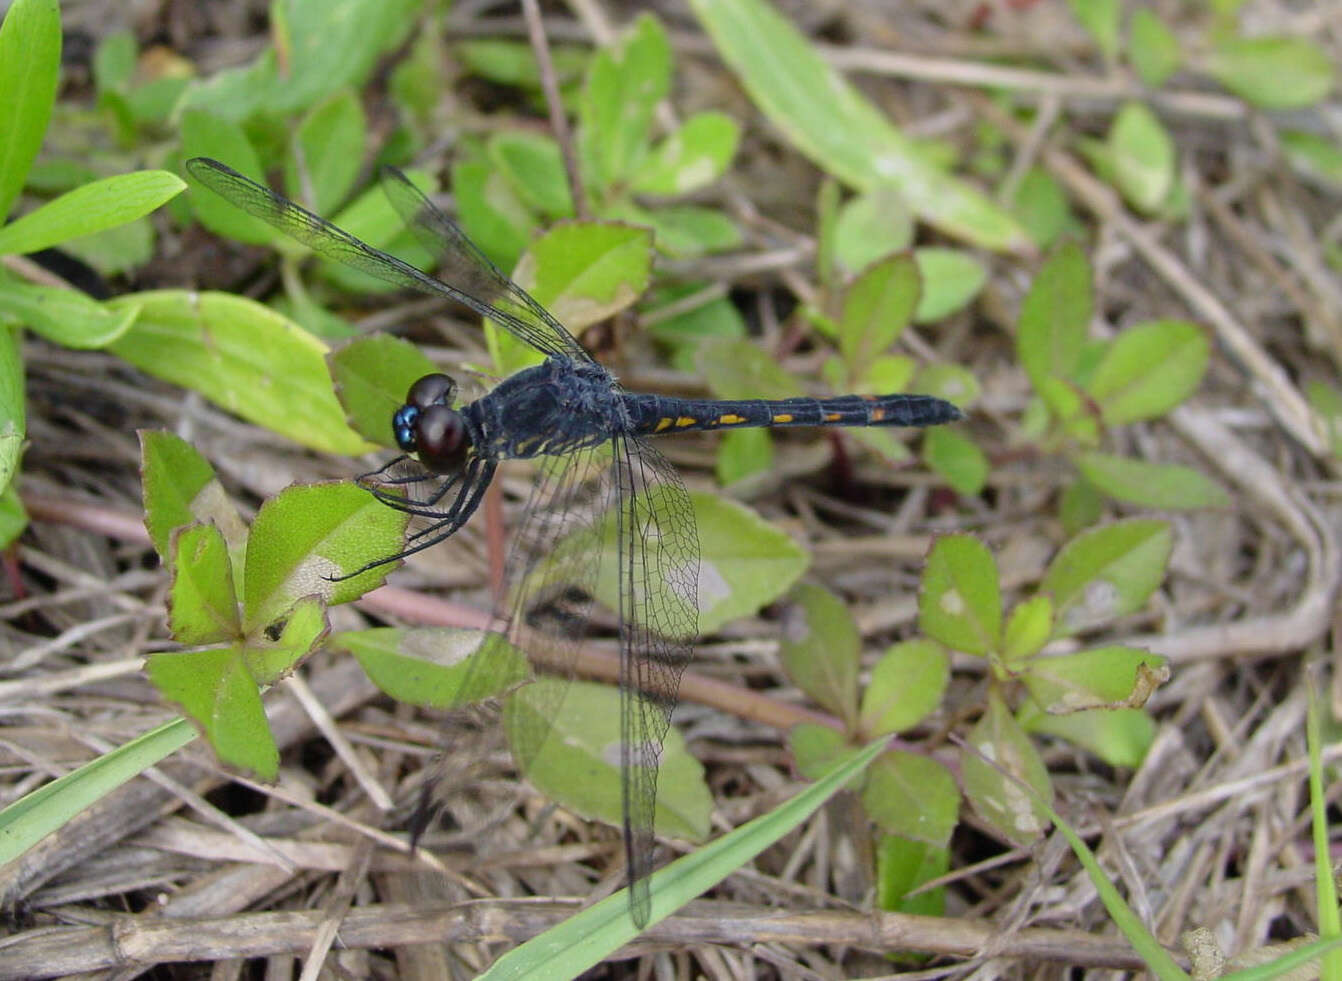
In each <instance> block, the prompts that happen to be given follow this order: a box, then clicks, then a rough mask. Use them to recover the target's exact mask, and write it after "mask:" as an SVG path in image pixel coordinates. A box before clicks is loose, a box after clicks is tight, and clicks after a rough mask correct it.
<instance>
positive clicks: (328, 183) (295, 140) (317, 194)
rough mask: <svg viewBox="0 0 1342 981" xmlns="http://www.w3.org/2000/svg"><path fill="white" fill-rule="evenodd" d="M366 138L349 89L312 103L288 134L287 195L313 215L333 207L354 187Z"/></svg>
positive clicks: (358, 105)
mask: <svg viewBox="0 0 1342 981" xmlns="http://www.w3.org/2000/svg"><path fill="white" fill-rule="evenodd" d="M366 139H367V123H366V121H365V120H364V115H363V105H362V103H360V102H359V97H358V95H356V94H355V92H354V91H353V90H352V89H341V90H340V91H338V92H336V93H335V94H334V95H332V96H331V97H330V98H328V99H326V101H324V102H321V103H318V104H317V105H316V106H314V107H313V108H312V110H311V111H309V112H308V114H307V115H306V116H305V117H304V118H303V120H302V122H300V123H299V124H298V128H297V129H295V130H294V133H293V136H291V137H290V139H289V152H288V154H287V155H286V157H285V161H284V186H285V188H286V190H287V191H288V192H289V197H291V198H293V199H294V200H295V201H303V202H306V203H307V204H308V206H309V208H310V210H312V211H315V212H316V213H317V214H327V213H329V212H331V211H333V210H334V209H335V208H336V206H337V205H339V204H340V203H341V202H342V201H344V200H345V197H346V195H348V194H349V192H350V191H351V190H353V188H354V182H355V181H356V180H357V179H358V177H359V171H360V169H361V168H362V166H363V148H364V141H365V140H366ZM216 159H226V158H216Z"/></svg>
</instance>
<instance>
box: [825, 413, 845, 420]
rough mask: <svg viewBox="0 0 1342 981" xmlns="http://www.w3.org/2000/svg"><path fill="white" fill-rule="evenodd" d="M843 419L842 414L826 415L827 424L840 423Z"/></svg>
mask: <svg viewBox="0 0 1342 981" xmlns="http://www.w3.org/2000/svg"><path fill="white" fill-rule="evenodd" d="M842 418H843V413H842V412H830V413H827V414H826V415H825V421H826V422H838V421H839V420H840V419H842Z"/></svg>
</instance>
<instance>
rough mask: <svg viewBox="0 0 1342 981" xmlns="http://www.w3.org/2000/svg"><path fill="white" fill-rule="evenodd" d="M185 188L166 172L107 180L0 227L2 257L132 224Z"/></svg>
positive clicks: (106, 178) (69, 194) (78, 188)
mask: <svg viewBox="0 0 1342 981" xmlns="http://www.w3.org/2000/svg"><path fill="white" fill-rule="evenodd" d="M185 187H186V185H185V184H184V183H182V179H181V178H180V177H177V176H176V175H175V174H170V173H168V172H167V171H166V170H142V171H139V172H137V173H133V174H120V175H118V176H116V177H105V178H103V179H102V180H100V181H94V182H93V183H92V184H85V185H84V186H82V187H77V188H75V189H74V190H73V191H69V192H67V193H65V194H62V195H61V196H60V197H58V198H56V199H55V200H54V201H48V202H47V203H46V204H44V205H42V206H41V207H40V208H37V209H36V210H34V211H30V212H28V214H26V215H24V216H23V217H22V218H20V219H18V220H17V221H14V222H11V223H10V224H8V225H6V226H5V227H4V228H0V253H12V252H36V251H38V250H39V249H46V248H50V247H51V246H53V245H59V244H60V243H61V242H64V241H65V240H67V239H72V238H79V237H80V236H83V235H88V234H90V233H92V232H98V231H102V230H103V229H105V228H112V227H113V226H116V225H121V224H124V223H126V222H128V221H133V220H135V219H136V218H139V217H141V216H142V215H146V214H148V213H149V212H151V211H153V210H154V209H155V208H157V207H158V206H159V205H161V204H162V203H163V202H165V201H167V200H168V199H169V198H172V197H175V196H176V195H177V194H179V193H181V191H182V190H183V189H184V188H185Z"/></svg>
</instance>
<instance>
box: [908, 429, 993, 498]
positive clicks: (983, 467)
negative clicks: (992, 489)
mask: <svg viewBox="0 0 1342 981" xmlns="http://www.w3.org/2000/svg"><path fill="white" fill-rule="evenodd" d="M923 459H924V460H925V461H926V462H927V465H928V466H929V467H931V468H932V469H933V470H935V471H936V472H937V473H939V474H940V475H941V476H942V477H943V478H945V480H946V483H948V484H950V486H951V489H952V490H954V491H955V492H956V493H957V494H963V495H965V496H966V497H974V496H976V495H977V494H979V493H980V492H981V491H982V490H983V487H984V485H985V484H986V483H987V482H988V458H987V457H986V456H985V455H984V453H983V451H982V450H981V449H979V447H978V444H977V443H975V442H974V441H973V440H972V439H970V438H969V437H968V436H966V435H965V434H964V433H963V432H961V431H960V430H958V429H949V428H947V427H945V426H936V427H934V428H932V429H929V430H927V432H926V434H925V435H924V436H923Z"/></svg>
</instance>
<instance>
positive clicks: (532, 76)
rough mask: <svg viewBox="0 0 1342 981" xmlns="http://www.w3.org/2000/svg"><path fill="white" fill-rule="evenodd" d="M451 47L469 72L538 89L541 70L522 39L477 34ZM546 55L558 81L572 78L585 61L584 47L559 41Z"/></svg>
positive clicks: (509, 83) (521, 86)
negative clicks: (565, 44)
mask: <svg viewBox="0 0 1342 981" xmlns="http://www.w3.org/2000/svg"><path fill="white" fill-rule="evenodd" d="M452 51H453V53H454V54H455V55H456V57H457V60H458V61H459V62H460V63H461V66H462V68H463V69H464V70H465V71H467V72H469V73H470V74H473V75H479V76H480V77H481V78H484V79H488V80H489V81H491V82H497V83H498V84H499V85H508V86H511V87H513V88H521V89H528V90H531V91H535V92H539V91H540V87H541V73H540V69H539V68H538V67H537V66H536V54H535V52H534V51H532V49H531V45H530V44H528V43H526V42H525V41H496V40H492V39H484V38H481V39H480V40H476V41H462V42H460V43H458V44H456V45H453V48H452ZM550 57H551V58H552V59H553V61H554V68H555V74H556V75H558V76H559V81H560V83H561V84H568V83H572V82H574V81H576V80H577V79H578V77H579V75H580V74H581V72H582V70H583V68H584V67H585V66H586V64H587V61H588V54H587V51H586V50H585V49H582V48H573V47H564V46H562V45H557V46H554V47H552V49H551V51H550Z"/></svg>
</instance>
